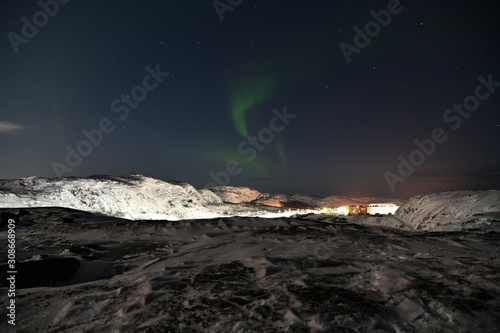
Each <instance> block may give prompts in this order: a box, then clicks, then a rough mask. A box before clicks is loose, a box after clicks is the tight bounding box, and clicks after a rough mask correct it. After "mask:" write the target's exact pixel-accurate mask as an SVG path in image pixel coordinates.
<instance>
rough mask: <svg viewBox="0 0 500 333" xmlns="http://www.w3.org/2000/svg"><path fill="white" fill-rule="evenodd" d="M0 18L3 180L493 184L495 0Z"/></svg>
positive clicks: (73, 5) (86, 9)
mask: <svg viewBox="0 0 500 333" xmlns="http://www.w3.org/2000/svg"><path fill="white" fill-rule="evenodd" d="M65 2H67V3H65ZM56 5H57V6H56ZM1 6H2V8H1V11H0V17H1V19H0V27H1V33H2V36H3V37H2V38H3V41H2V42H1V43H0V56H1V58H0V73H1V75H0V153H1V155H0V159H1V162H0V178H3V179H8V178H20V177H25V176H30V175H41V176H46V177H57V176H63V177H66V176H90V175H93V174H112V175H125V174H130V173H140V174H144V175H147V176H151V177H155V178H159V179H163V180H174V179H175V180H182V181H186V182H189V183H191V184H192V185H194V186H197V187H203V186H205V185H214V184H216V183H217V182H218V183H219V184H222V185H227V184H229V185H233V186H249V187H252V188H255V189H257V190H260V191H263V192H278V193H287V194H293V193H310V194H317V195H320V196H326V195H332V194H337V195H366V196H372V195H376V196H386V197H395V198H403V199H405V198H408V197H410V196H412V195H415V194H419V193H424V192H431V191H439V190H449V189H499V188H500V153H499V152H500V113H499V105H500V66H499V65H500V47H499V45H500V34H499V31H500V20H499V19H498V8H500V1H488V0H485V1H471V0H469V1H463V0H459V1H456V0H454V1H451V0H448V1H410V0H406V1H404V0H401V1H400V2H398V1H393V0H390V1H387V0H383V1H333V0H330V1H326V0H324V1H299V0H292V1H284V0H282V1H264V0H258V1H257V0H255V1H250V0H243V1H237V0H232V1H231V0H230V1H227V0H221V1H215V2H214V1H213V0H195V1H170V0H168V1H159V0H158V1H138V0H137V1H126V0H125V1H111V0H104V1H97V0H88V1H77V0H72V1H63V0H60V1H59V2H55V0H42V1H41V2H40V3H37V1H34V0H33V1H27V0H23V1H14V0H9V1H3V2H2V5H1ZM43 7H45V12H44V9H43ZM46 13H48V14H46ZM389 15H390V17H389ZM377 19H378V21H377ZM370 22H371V23H370ZM35 24H36V25H35ZM356 27H357V28H356ZM354 28H356V30H355V29H354ZM415 140H419V141H418V142H419V144H417V143H416V142H415ZM398 169H399V170H398ZM210 183H211V184H210Z"/></svg>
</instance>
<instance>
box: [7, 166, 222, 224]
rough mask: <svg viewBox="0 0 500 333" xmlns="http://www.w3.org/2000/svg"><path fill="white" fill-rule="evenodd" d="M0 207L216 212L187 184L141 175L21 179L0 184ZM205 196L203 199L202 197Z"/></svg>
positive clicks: (126, 214) (121, 213)
mask: <svg viewBox="0 0 500 333" xmlns="http://www.w3.org/2000/svg"><path fill="white" fill-rule="evenodd" d="M0 190H1V192H0V207H1V208H8V207H17V208H22V207H54V206H59V207H66V208H74V209H79V210H83V211H88V212H93V213H101V214H104V215H108V216H115V217H121V218H126V219H133V220H139V219H154V220H159V219H165V220H180V219H195V218H213V217H217V214H215V213H214V212H212V211H211V210H210V209H209V208H207V207H205V206H204V205H205V204H209V203H211V202H214V201H216V199H215V198H214V197H213V196H211V195H208V194H207V192H202V193H200V192H198V191H196V189H195V188H194V187H192V186H191V185H189V184H186V183H181V184H172V183H169V182H164V181H161V180H158V179H154V178H149V177H145V176H142V175H129V176H124V177H113V176H93V177H90V178H59V179H48V178H43V177H38V176H34V177H27V178H22V179H19V180H11V181H3V182H2V183H0ZM205 198H207V199H205Z"/></svg>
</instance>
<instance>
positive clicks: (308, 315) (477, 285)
mask: <svg viewBox="0 0 500 333" xmlns="http://www.w3.org/2000/svg"><path fill="white" fill-rule="evenodd" d="M2 211H3V212H7V211H10V212H12V213H16V214H18V215H19V216H20V221H19V223H18V224H17V226H16V237H17V238H16V241H17V243H16V244H17V256H18V259H19V260H20V261H22V262H23V264H22V265H21V264H20V268H19V272H18V274H17V276H18V283H19V284H18V286H17V288H18V289H17V295H16V302H17V320H16V326H15V330H16V331H17V332H37V331H39V332H66V331H67V332H111V331H116V332H138V331H141V332H169V331H171V332H179V331H183V332H200V331H212V332H252V331H256V332H309V331H341V332H342V331H346V332H350V331H371V332H377V331H378V332H422V331H440V332H477V331H481V332H494V331H497V330H498V327H500V258H499V250H500V234H499V233H498V231H497V230H498V229H496V228H489V229H488V230H484V229H480V228H469V229H467V230H463V231H453V232H423V231H422V232H410V231H402V230H397V229H396V228H384V227H381V226H376V225H372V226H367V225H362V224H363V220H362V219H363V218H364V217H355V216H353V217H345V218H344V217H335V216H321V217H317V216H303V217H297V218H282V219H271V220H269V219H258V218H227V219H221V218H217V219H211V220H197V221H176V222H167V221H129V220H122V219H119V218H113V217H107V216H102V215H95V214H90V213H84V212H80V211H76V210H70V209H60V208H29V209H21V210H5V209H4V210H2ZM4 215H5V214H4ZM367 219H368V218H367ZM379 219H381V220H383V219H394V217H379ZM381 222H382V221H381ZM381 224H384V223H381ZM386 224H390V223H389V222H387V223H386ZM0 237H1V238H2V239H7V227H6V226H5V225H2V226H1V227H0ZM0 271H1V272H2V274H5V271H6V267H5V264H2V267H1V270H0ZM5 281H6V280H5V276H2V277H1V282H2V287H1V288H0V294H2V295H6V294H7V288H6V285H5ZM4 299H5V298H4ZM5 318H6V317H5V315H4V314H3V315H2V317H1V319H0V330H1V331H3V332H7V329H11V327H7V324H6V320H5Z"/></svg>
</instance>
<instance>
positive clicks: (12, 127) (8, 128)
mask: <svg viewBox="0 0 500 333" xmlns="http://www.w3.org/2000/svg"><path fill="white" fill-rule="evenodd" d="M25 129H27V127H25V126H21V125H18V124H14V123H11V122H8V121H0V134H9V133H13V132H17V131H22V130H25Z"/></svg>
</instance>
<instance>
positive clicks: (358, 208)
mask: <svg viewBox="0 0 500 333" xmlns="http://www.w3.org/2000/svg"><path fill="white" fill-rule="evenodd" d="M366 213H367V207H366V206H363V205H350V206H349V214H350V215H365V214H366Z"/></svg>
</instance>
